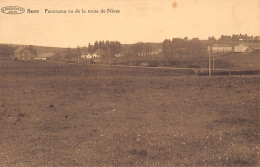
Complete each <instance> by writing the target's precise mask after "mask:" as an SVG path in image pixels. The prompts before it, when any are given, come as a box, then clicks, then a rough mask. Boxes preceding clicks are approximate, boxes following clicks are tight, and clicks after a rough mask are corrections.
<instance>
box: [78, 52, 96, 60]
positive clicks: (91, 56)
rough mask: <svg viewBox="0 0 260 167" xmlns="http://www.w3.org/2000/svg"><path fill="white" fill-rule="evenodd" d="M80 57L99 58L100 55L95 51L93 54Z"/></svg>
mask: <svg viewBox="0 0 260 167" xmlns="http://www.w3.org/2000/svg"><path fill="white" fill-rule="evenodd" d="M80 57H81V58H82V59H93V58H99V57H100V55H98V54H95V53H93V54H87V55H81V56H80Z"/></svg>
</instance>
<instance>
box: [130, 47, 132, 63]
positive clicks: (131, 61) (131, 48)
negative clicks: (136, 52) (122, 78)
mask: <svg viewBox="0 0 260 167" xmlns="http://www.w3.org/2000/svg"><path fill="white" fill-rule="evenodd" d="M130 49H131V50H130V66H132V48H130Z"/></svg>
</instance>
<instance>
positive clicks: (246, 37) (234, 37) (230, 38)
mask: <svg viewBox="0 0 260 167" xmlns="http://www.w3.org/2000/svg"><path fill="white" fill-rule="evenodd" d="M208 40H209V41H239V40H243V41H246V42H257V41H259V40H260V38H259V36H254V35H247V34H241V33H240V34H233V35H221V36H220V38H218V39H216V38H215V37H214V36H211V37H208Z"/></svg>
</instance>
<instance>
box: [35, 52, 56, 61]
mask: <svg viewBox="0 0 260 167" xmlns="http://www.w3.org/2000/svg"><path fill="white" fill-rule="evenodd" d="M35 59H36V60H56V61H57V60H60V56H59V55H58V54H57V53H41V54H39V55H38V56H37V57H36V58H35Z"/></svg>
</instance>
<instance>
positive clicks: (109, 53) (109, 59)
mask: <svg viewBox="0 0 260 167" xmlns="http://www.w3.org/2000/svg"><path fill="white" fill-rule="evenodd" d="M108 62H109V64H111V62H110V46H109V48H108Z"/></svg>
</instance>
